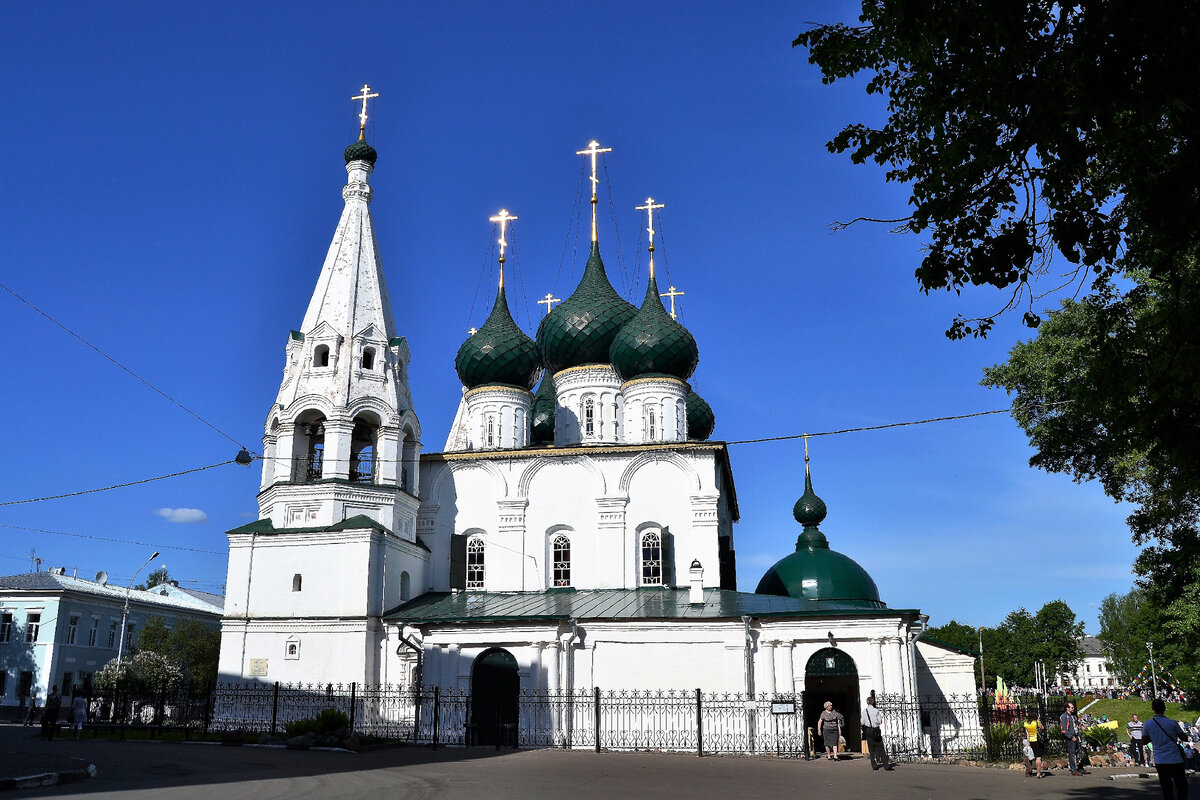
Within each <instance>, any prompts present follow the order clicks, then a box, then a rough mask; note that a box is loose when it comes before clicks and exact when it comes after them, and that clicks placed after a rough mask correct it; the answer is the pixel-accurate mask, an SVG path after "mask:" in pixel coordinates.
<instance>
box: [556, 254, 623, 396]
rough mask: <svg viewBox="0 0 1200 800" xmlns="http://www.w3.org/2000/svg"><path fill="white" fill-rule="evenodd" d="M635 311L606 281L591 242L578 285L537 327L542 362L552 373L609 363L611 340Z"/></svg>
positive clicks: (601, 265) (602, 263)
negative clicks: (585, 365) (589, 251)
mask: <svg viewBox="0 0 1200 800" xmlns="http://www.w3.org/2000/svg"><path fill="white" fill-rule="evenodd" d="M636 313H637V309H636V308H634V307H633V305H632V304H630V303H629V302H627V301H626V300H625V299H624V298H622V297H621V296H620V295H619V294H617V290H616V289H614V288H613V287H612V284H611V283H609V282H608V276H607V275H606V274H605V272H604V262H603V261H601V260H600V247H599V245H597V244H596V243H595V242H592V252H591V255H589V256H588V260H587V265H586V266H585V267H584V268H583V277H582V278H581V279H580V281H579V285H578V286H577V287H575V291H574V292H572V293H571V296H570V297H568V298H567V299H566V300H564V301H563V302H562V304H561V305H559V306H558V307H557V308H555V309H554V310H553V311H551V312H550V313H549V314H547V315H546V317H545V318H543V319H542V324H541V325H539V326H538V330H537V346H538V350H540V351H541V354H542V363H543V364H545V366H546V369H547V370H549V371H550V373H551V374H553V373H556V372H560V371H562V370H564V369H569V368H570V367H579V366H582V365H584V364H608V363H609V361H608V351H609V348H610V347H611V346H612V342H613V339H614V338H615V337H616V335H617V333H618V332H619V331H620V330H621V328H622V327H624V326H625V324H626V323H627V322H629V320H631V319H632V318H633V316H634V314H636Z"/></svg>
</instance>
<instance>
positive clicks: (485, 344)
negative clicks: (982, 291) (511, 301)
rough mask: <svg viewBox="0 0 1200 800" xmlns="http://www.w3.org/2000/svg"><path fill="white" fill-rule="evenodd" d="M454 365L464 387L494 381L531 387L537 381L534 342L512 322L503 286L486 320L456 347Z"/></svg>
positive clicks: (485, 384)
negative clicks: (456, 353)
mask: <svg viewBox="0 0 1200 800" xmlns="http://www.w3.org/2000/svg"><path fill="white" fill-rule="evenodd" d="M454 368H455V369H456V370H457V371H458V378H459V380H461V381H462V382H463V385H464V386H466V387H467V388H468V389H474V388H475V387H477V386H487V385H494V384H502V385H505V386H516V387H518V388H521V389H532V388H533V386H534V384H535V383H537V379H538V371H539V370H540V369H541V359H540V358H539V357H538V352H537V345H535V344H534V343H533V339H530V338H529V337H528V336H526V335H525V333H524V332H523V331H522V330H521V329H520V328H518V327H517V323H515V322H513V318H512V314H510V313H509V311H508V300H507V299H506V298H505V296H504V287H503V286H501V287H500V291H498V292H496V304H495V305H494V306H492V313H491V314H490V315H489V316H488V318H487V322H485V323H483V327H482V328H480V329H479V330H478V331H476V332H475V335H474V336H472V337H470V338H468V339H467V340H466V341H465V342H463V343H462V346H461V347H459V348H458V355H457V356H455V358H454Z"/></svg>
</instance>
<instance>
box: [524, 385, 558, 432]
mask: <svg viewBox="0 0 1200 800" xmlns="http://www.w3.org/2000/svg"><path fill="white" fill-rule="evenodd" d="M557 406H558V395H557V393H556V392H555V391H554V376H553V375H551V374H550V372H549V371H546V372H544V373H542V384H541V385H540V386H538V390H537V394H535V395H534V396H533V409H532V411H531V415H530V416H531V420H532V428H531V433H532V438H533V441H534V442H535V443H539V444H540V443H545V442H550V443H553V442H554V409H555V408H556V407H557Z"/></svg>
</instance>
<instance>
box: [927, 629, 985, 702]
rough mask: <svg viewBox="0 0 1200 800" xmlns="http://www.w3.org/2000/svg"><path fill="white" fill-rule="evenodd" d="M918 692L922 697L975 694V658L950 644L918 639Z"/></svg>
mask: <svg viewBox="0 0 1200 800" xmlns="http://www.w3.org/2000/svg"><path fill="white" fill-rule="evenodd" d="M916 655H917V692H918V693H919V694H920V696H921V697H938V696H941V697H950V696H951V695H960V696H968V695H974V694H975V693H976V691H977V690H978V687H979V684H978V681H977V679H976V676H977V674H978V673H977V672H976V665H975V659H974V658H973V657H972V656H968V655H964V654H963V653H960V652H958V651H957V650H952V649H950V648H948V647H942V646H941V645H938V644H934V643H932V642H926V641H923V640H917V649H916Z"/></svg>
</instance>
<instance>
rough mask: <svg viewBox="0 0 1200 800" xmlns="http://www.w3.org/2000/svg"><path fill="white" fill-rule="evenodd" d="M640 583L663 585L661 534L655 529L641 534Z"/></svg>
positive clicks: (644, 584)
mask: <svg viewBox="0 0 1200 800" xmlns="http://www.w3.org/2000/svg"><path fill="white" fill-rule="evenodd" d="M642 585H643V586H662V585H663V547H662V534H661V533H659V532H658V531H656V530H649V531H646V532H645V533H643V534H642Z"/></svg>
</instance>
